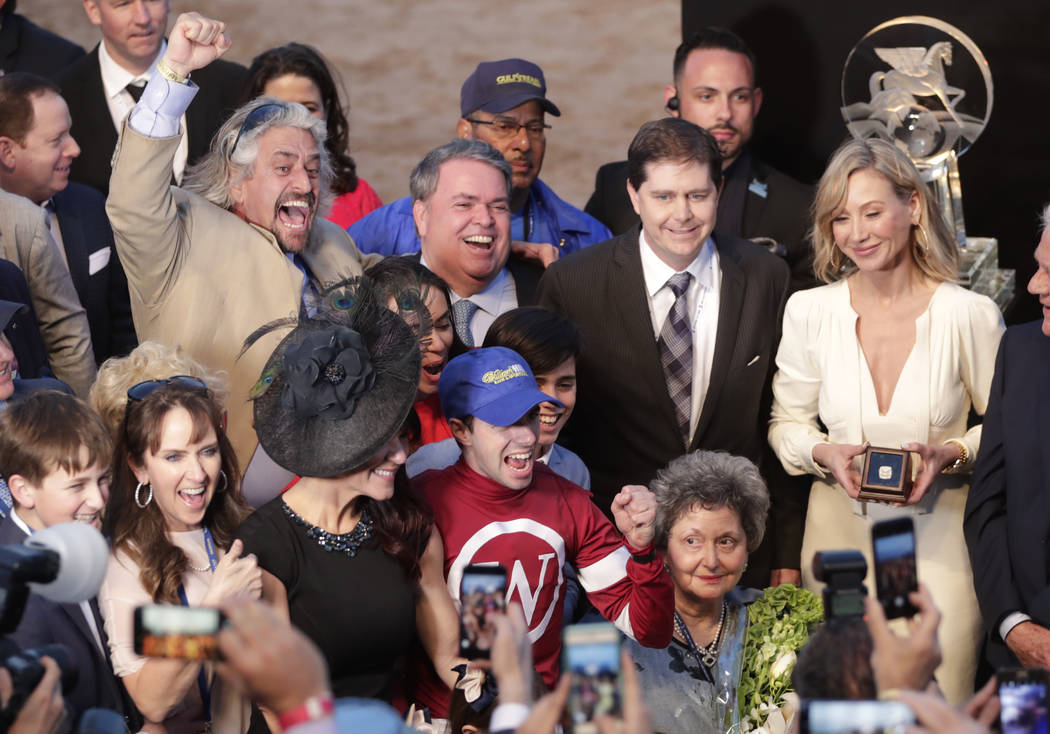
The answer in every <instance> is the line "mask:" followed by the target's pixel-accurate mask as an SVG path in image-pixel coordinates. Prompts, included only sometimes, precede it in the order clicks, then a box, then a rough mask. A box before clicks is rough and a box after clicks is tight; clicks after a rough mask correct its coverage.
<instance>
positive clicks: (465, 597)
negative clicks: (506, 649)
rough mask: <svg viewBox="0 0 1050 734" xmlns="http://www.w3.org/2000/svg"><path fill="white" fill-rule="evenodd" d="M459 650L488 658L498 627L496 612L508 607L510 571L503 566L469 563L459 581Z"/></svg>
mask: <svg viewBox="0 0 1050 734" xmlns="http://www.w3.org/2000/svg"><path fill="white" fill-rule="evenodd" d="M459 603H460V606H459V654H460V655H462V656H463V657H465V658H467V659H468V660H477V659H478V658H487V657H488V656H489V651H490V650H491V649H492V637H493V634H494V630H493V628H492V624H491V623H490V622H489V620H488V615H489V614H490V613H492V612H503V611H505V610H506V608H507V572H506V570H505V569H504V568H503V566H498V565H497V566H467V567H466V568H465V569H464V570H463V580H462V581H461V582H460V585H459Z"/></svg>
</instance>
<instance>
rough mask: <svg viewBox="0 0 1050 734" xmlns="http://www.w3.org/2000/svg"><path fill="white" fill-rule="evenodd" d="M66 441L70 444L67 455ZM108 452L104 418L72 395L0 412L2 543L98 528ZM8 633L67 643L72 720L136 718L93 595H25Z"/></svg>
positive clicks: (43, 395)
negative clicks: (68, 528)
mask: <svg viewBox="0 0 1050 734" xmlns="http://www.w3.org/2000/svg"><path fill="white" fill-rule="evenodd" d="M70 446H73V447H76V448H75V449H73V451H74V453H73V454H72V455H70V453H69V451H70V449H69V447H70ZM111 452H112V442H111V439H110V435H109V431H108V429H107V428H106V425H105V424H104V423H103V422H102V419H101V418H99V417H98V415H97V414H96V413H95V412H94V411H92V410H91V408H90V407H89V406H88V405H87V403H85V402H84V401H82V400H80V399H79V398H76V397H74V396H72V395H67V394H60V393H56V392H48V391H43V392H37V393H34V394H32V395H29V396H28V397H25V398H23V399H21V400H19V401H17V402H15V403H13V404H11V405H9V406H8V407H7V408H6V409H5V410H4V411H2V412H0V473H2V474H3V475H4V476H5V477H6V479H7V484H8V486H9V487H10V490H11V495H12V497H13V499H14V507H12V509H11V512H10V513H9V514H8V515H7V517H5V518H4V519H3V520H2V521H0V544H3V545H9V544H14V543H19V544H20V543H22V542H24V541H25V539H26V538H27V537H28V536H30V535H32V534H33V532H35V531H37V530H42V529H44V528H46V527H50V526H51V525H56V524H58V523H66V522H83V523H87V524H91V525H93V526H94V527H96V528H97V527H99V525H100V523H101V513H102V508H103V507H104V505H105V502H106V499H107V497H108V496H109V476H110V467H109V462H110V454H111ZM10 639H11V640H12V641H14V642H15V643H17V644H18V645H20V646H22V647H23V648H31V647H40V646H41V645H47V644H54V643H59V644H62V645H64V646H65V648H66V650H67V651H68V653H69V655H70V659H71V662H73V663H74V664H75V666H76V668H77V671H78V673H79V674H78V676H77V680H76V685H75V686H74V687H73V689H72V690H69V691H66V692H65V699H66V703H67V705H68V706H69V707H70V709H71V711H72V714H73V717H74V722H75V721H76V719H77V718H78V717H79V716H80V714H81V713H83V712H84V711H85V710H87V709H89V708H95V707H101V708H108V709H113V710H115V711H117V712H119V713H122V714H128V715H130V714H133V713H134V714H135V716H136V717H137V712H135V708H134V706H133V705H132V704H131V703H130V700H129V699H128V698H127V694H126V692H125V691H124V687H123V685H122V684H121V683H120V681H118V680H117V679H116V677H115V676H114V675H113V669H112V668H111V667H110V663H109V651H108V647H107V645H108V643H107V640H106V632H105V628H104V626H103V623H102V617H101V616H100V614H99V610H98V603H97V602H96V601H95V600H94V599H91V600H90V601H85V602H81V603H80V604H75V603H74V604H63V603H58V602H53V601H50V600H48V599H45V598H43V597H41V596H38V595H36V594H30V596H29V600H28V602H27V604H26V609H25V612H24V613H23V615H22V619H21V621H20V623H19V625H18V628H17V629H16V630H15V631H14V632H13V633H12V634H11V635H10ZM132 723H133V726H134V724H137V723H141V721H138V722H132ZM136 730H137V729H134V728H133V729H132V731H136Z"/></svg>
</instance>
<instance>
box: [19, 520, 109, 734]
mask: <svg viewBox="0 0 1050 734" xmlns="http://www.w3.org/2000/svg"><path fill="white" fill-rule="evenodd" d="M108 555H109V553H108V548H107V546H106V541H105V540H103V538H102V536H101V535H100V534H99V533H98V531H97V530H95V529H94V528H91V527H89V526H87V525H82V524H79V523H66V524H62V525H54V526H52V527H50V528H46V529H44V530H40V531H37V532H35V533H33V535H31V536H30V537H29V538H27V539H26V541H25V544H23V545H7V546H3V547H0V665H2V666H3V667H4V668H6V669H7V671H8V673H9V674H10V676H11V684H12V692H11V696H10V698H9V699H8V702H7V706H6V707H4V709H3V710H2V711H0V731H7V727H8V726H10V724H11V723H12V722H13V721H14V720H15V719H16V718H17V717H18V713H19V711H20V710H21V708H22V705H23V704H24V703H25V701H26V699H28V698H29V696H30V695H31V694H32V693H33V691H34V690H35V689H36V687H37V685H38V684H39V683H40V679H41V678H43V676H44V665H43V662H42V661H41V658H43V657H44V656H47V657H49V658H51V659H52V660H54V661H55V663H56V664H57V665H58V667H59V669H60V670H61V671H62V692H63V693H66V692H68V691H69V690H71V689H72V688H73V686H75V685H76V681H77V671H76V666H75V665H73V662H72V660H71V659H70V655H69V652H68V651H67V650H66V648H65V647H64V646H62V645H43V646H41V647H39V648H34V649H31V650H22V649H20V648H19V647H18V645H16V644H15V643H13V642H12V641H11V640H9V639H6V637H4V636H6V635H8V634H10V633H12V632H14V631H15V629H17V627H18V623H19V622H20V621H21V619H22V614H23V612H24V611H25V607H26V602H27V601H28V599H29V593H30V591H33V592H35V593H38V594H41V595H42V596H44V597H46V598H48V599H51V600H52V601H56V602H64V603H74V602H81V601H86V600H88V599H90V598H92V597H93V596H95V595H96V594H97V593H98V588H99V586H100V585H101V584H102V578H103V576H104V575H105V568H106V562H107V558H108Z"/></svg>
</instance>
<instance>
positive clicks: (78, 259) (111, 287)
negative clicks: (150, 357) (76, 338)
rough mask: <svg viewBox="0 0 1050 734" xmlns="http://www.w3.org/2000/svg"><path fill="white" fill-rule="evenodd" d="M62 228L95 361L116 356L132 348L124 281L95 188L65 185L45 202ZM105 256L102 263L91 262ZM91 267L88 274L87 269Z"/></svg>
mask: <svg viewBox="0 0 1050 734" xmlns="http://www.w3.org/2000/svg"><path fill="white" fill-rule="evenodd" d="M51 202H52V204H53V205H54V207H55V216H56V217H57V218H58V227H59V229H61V230H62V247H63V248H64V249H65V251H66V260H67V262H68V263H69V274H70V275H71V276H72V277H73V287H74V288H76V290H77V296H79V297H80V303H81V304H83V306H84V310H85V311H87V316H88V325H89V326H90V328H91V343H92V345H93V346H94V348H95V361H96V362H98V363H99V364H101V363H102V362H103V361H104V360H106V359H108V358H109V357H122V356H124V355H126V354H127V353H128V352H130V351H131V350H132V349H134V348H135V346H136V345H137V344H138V340H137V339H136V338H135V325H134V323H132V320H131V299H130V297H129V296H128V279H127V276H126V275H124V268H122V267H121V265H120V259H119V258H118V257H117V250H116V248H115V247H114V246H113V230H112V229H111V228H110V226H109V217H107V216H106V200H105V198H104V197H103V196H102V194H100V193H99V192H98V191H96V190H95V189H93V188H91V187H89V186H84V185H82V184H77V183H70V184H69V186H67V187H66V188H65V190H63V191H60V192H58V193H57V194H55V195H54V196H53V197H52V198H51ZM107 250H108V252H109V260H108V261H107V262H106V264H105V265H99V264H98V263H97V262H96V263H93V262H92V256H94V257H95V258H98V259H99V260H101V259H103V258H104V257H105V252H106V251H107ZM92 268H95V272H94V273H92V272H91V269H92Z"/></svg>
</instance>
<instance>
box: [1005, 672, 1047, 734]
mask: <svg viewBox="0 0 1050 734" xmlns="http://www.w3.org/2000/svg"><path fill="white" fill-rule="evenodd" d="M999 675H1000V678H999V704H1000V705H1001V706H1002V709H1001V711H1000V713H999V722H1000V723H1001V724H1002V730H1003V734H1047V714H1046V694H1047V674H1046V673H1045V672H1044V671H1039V670H1021V671H1012V672H1000V674H999Z"/></svg>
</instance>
